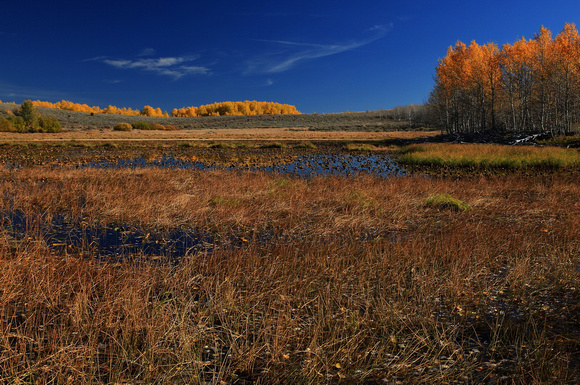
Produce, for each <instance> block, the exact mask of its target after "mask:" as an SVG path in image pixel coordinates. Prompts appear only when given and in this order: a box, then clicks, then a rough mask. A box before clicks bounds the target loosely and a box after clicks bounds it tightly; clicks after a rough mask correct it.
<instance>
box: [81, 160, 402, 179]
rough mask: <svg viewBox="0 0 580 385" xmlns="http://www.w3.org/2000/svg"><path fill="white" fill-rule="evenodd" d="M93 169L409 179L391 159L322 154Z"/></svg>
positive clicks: (127, 162) (102, 164)
mask: <svg viewBox="0 0 580 385" xmlns="http://www.w3.org/2000/svg"><path fill="white" fill-rule="evenodd" d="M82 167H90V168H149V167H160V168H178V169H189V170H201V171H206V170H216V169H226V170H251V171H267V172H273V173H277V174H284V175H298V176H302V177H311V176H317V175H338V176H347V177H348V176H355V175H359V174H370V175H375V176H379V177H383V178H387V177H397V176H404V175H407V173H406V171H405V170H404V169H403V168H401V167H399V166H398V165H397V164H396V163H395V162H394V161H393V160H392V159H391V158H390V157H389V156H388V155H385V154H378V155H345V154H320V155H303V156H299V157H297V158H295V159H294V160H293V161H291V162H280V163H277V164H273V165H266V166H247V165H229V166H223V165H219V164H211V163H206V162H201V161H191V160H185V159H178V158H174V157H169V156H164V157H163V158H161V159H157V160H151V161H148V160H146V159H145V158H143V157H138V158H134V159H120V160H118V161H116V162H111V161H101V162H92V163H86V164H84V165H82Z"/></svg>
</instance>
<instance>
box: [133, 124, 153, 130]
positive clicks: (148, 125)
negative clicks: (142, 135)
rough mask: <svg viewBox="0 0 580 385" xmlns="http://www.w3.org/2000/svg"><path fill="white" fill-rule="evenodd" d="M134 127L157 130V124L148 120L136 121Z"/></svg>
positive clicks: (136, 128)
mask: <svg viewBox="0 0 580 385" xmlns="http://www.w3.org/2000/svg"><path fill="white" fill-rule="evenodd" d="M133 128H134V129H135V130H155V129H156V128H155V125H154V124H153V123H147V122H135V123H133Z"/></svg>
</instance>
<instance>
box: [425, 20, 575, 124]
mask: <svg viewBox="0 0 580 385" xmlns="http://www.w3.org/2000/svg"><path fill="white" fill-rule="evenodd" d="M578 90H580V37H579V36H578V31H577V29H576V27H575V25H574V24H566V25H565V27H564V29H563V30H562V31H561V32H560V33H559V34H558V35H557V36H556V37H554V38H553V37H552V34H551V32H550V31H549V30H548V29H547V28H544V27H542V28H540V30H539V32H538V33H537V34H536V35H535V36H534V38H533V39H529V40H528V39H525V38H522V39H520V40H518V41H516V42H515V43H513V44H509V43H508V44H504V45H503V46H502V47H501V49H499V48H498V47H497V46H496V45H495V44H494V43H488V44H486V45H483V46H480V45H478V44H477V43H476V42H472V43H471V44H470V45H469V46H466V45H465V44H464V43H462V42H457V43H456V44H455V46H452V47H449V48H448V50H447V55H446V56H445V57H444V58H442V59H440V61H439V64H438V65H437V67H436V69H435V86H434V88H433V91H432V92H431V95H430V99H429V106H430V108H431V110H432V112H433V115H434V116H435V118H436V121H437V123H438V124H439V125H440V126H441V127H442V128H444V129H445V130H447V131H448V132H462V133H469V132H482V131H510V132H546V131H549V132H551V133H552V134H562V133H567V132H570V131H571V130H572V128H573V127H574V125H575V124H577V123H578V122H579V121H580V92H579V91H578Z"/></svg>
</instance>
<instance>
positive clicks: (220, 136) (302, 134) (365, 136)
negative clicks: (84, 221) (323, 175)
mask: <svg viewBox="0 0 580 385" xmlns="http://www.w3.org/2000/svg"><path fill="white" fill-rule="evenodd" d="M440 133H441V132H440V131H392V132H363V131H308V130H296V129H288V128H252V129H246V128H238V129H225V128H224V129H203V130H177V131H141V130H133V131H129V132H122V131H113V130H109V129H106V130H85V131H65V132H60V133H56V134H38V133H36V134H34V133H33V134H18V133H10V132H0V143H2V142H5V143H12V142H43V141H46V142H53V141H54V142H59V141H65V142H68V141H78V142H91V141H99V142H100V141H215V140H220V141H222V140H233V141H242V140H273V141H279V140H291V141H318V140H325V141H326V140H347V141H351V140H352V141H362V140H385V139H399V138H400V139H411V138H421V137H429V136H435V135H439V134H440Z"/></svg>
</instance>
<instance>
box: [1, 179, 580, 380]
mask: <svg viewBox="0 0 580 385" xmlns="http://www.w3.org/2000/svg"><path fill="white" fill-rule="evenodd" d="M354 186H356V187H354ZM441 191H446V192H448V193H449V194H450V195H451V196H458V197H462V199H464V200H465V201H466V202H470V203H471V205H472V206H473V208H474V209H473V210H468V211H465V212H461V213H459V212H455V211H454V210H433V209H432V208H431V207H428V206H426V205H425V197H426V196H430V195H433V194H438V193H440V192H441ZM0 196H2V197H3V199H2V200H1V201H0V209H1V210H2V212H4V213H6V212H11V211H14V210H18V211H19V212H22V213H24V215H26V216H27V217H28V218H30V221H29V224H28V226H27V230H26V234H25V235H24V236H23V237H22V238H19V239H16V238H14V237H12V236H11V235H10V234H9V232H8V231H6V230H2V231H1V232H0V318H1V319H2V322H1V323H0V327H1V328H2V333H0V336H1V337H0V347H1V349H0V377H1V378H2V379H3V380H4V381H6V382H7V383H18V382H19V383H30V384H37V383H40V384H44V383H80V384H89V383H91V384H99V383H103V384H104V383H167V384H191V383H193V384H196V383H204V382H210V381H211V382H212V383H219V382H220V381H223V382H225V383H249V382H256V383H264V384H271V383H312V384H316V383H319V384H323V383H340V382H344V383H365V382H366V383H381V382H387V383H396V382H397V381H399V382H402V383H444V382H453V381H459V382H463V383H485V382H498V383H501V382H506V383H507V382H513V383H574V382H578V380H579V379H580V373H579V369H578V367H577V364H575V362H577V360H578V351H579V349H578V348H579V346H580V340H579V338H578V335H579V331H580V330H579V328H578V325H580V307H579V306H578V303H580V293H579V292H578V288H579V287H580V286H579V284H580V282H579V278H580V277H579V275H578V267H579V266H580V242H579V241H578V234H579V233H580V215H578V214H579V213H580V208H579V207H578V199H577V197H578V196H580V185H578V183H577V180H575V179H574V178H573V177H570V176H559V175H551V176H548V177H545V176H544V177H537V178H523V177H521V178H520V177H517V176H513V177H509V178H508V177H490V178H483V177H482V178H479V179H475V180H474V179H471V180H467V181H462V180H449V179H445V178H440V179H435V178H431V179H429V178H397V179H380V178H373V177H371V176H360V177H356V178H342V177H327V178H321V177H316V178H312V179H309V180H304V179H300V178H291V177H284V178H281V177H279V176H272V175H268V174H265V173H251V172H242V173H237V172H235V173H228V172H224V171H209V172H192V171H183V170H156V169H143V170H140V169H136V170H90V169H88V170H74V169H49V168H30V169H21V170H13V171H7V170H3V171H0ZM229 202H235V204H230V203H229ZM57 214H58V215H64V216H67V217H68V218H70V219H71V220H72V221H77V223H78V225H79V226H82V223H102V224H104V225H114V224H125V225H131V226H135V227H139V228H143V229H155V228H168V229H170V228H175V227H178V226H185V227H192V228H200V229H205V230H208V231H211V232H212V233H213V234H215V235H216V237H217V236H218V235H219V234H225V233H230V234H231V233H232V232H233V233H235V234H238V236H239V237H243V239H244V241H243V242H241V243H239V244H237V245H236V246H235V247H234V246H228V245H227V244H225V243H220V242H215V243H214V244H213V245H211V247H208V248H207V249H205V250H203V251H198V252H196V253H193V254H189V255H187V256H185V257H184V258H183V259H182V260H180V261H179V263H178V264H175V263H168V264H163V263H151V262H148V261H146V260H143V259H140V258H139V256H135V257H134V258H131V259H130V260H126V261H124V260H120V261H116V262H114V261H111V262H106V261H102V260H98V259H94V258H90V257H89V258H87V257H86V255H85V257H82V256H81V255H84V254H83V253H81V251H82V250H80V251H76V252H75V251H74V250H70V251H66V252H56V251H55V250H52V249H51V248H50V247H49V246H50V245H49V243H47V241H46V239H45V238H44V236H45V234H44V233H43V231H42V229H43V223H44V224H46V223H50V221H51V218H52V217H53V216H54V215H57ZM1 223H2V228H3V229H7V228H9V227H10V216H3V217H2V219H1ZM263 232H267V233H268V234H271V235H272V236H271V238H270V241H268V242H263V241H262V238H261V237H260V235H261V234H263ZM216 239H217V238H216Z"/></svg>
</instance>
